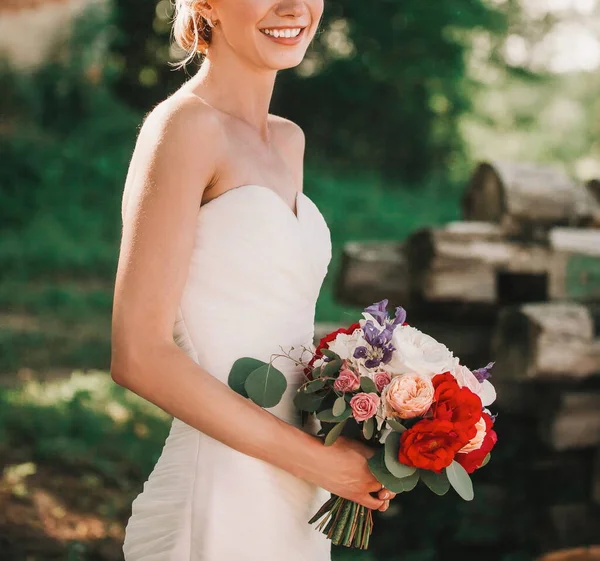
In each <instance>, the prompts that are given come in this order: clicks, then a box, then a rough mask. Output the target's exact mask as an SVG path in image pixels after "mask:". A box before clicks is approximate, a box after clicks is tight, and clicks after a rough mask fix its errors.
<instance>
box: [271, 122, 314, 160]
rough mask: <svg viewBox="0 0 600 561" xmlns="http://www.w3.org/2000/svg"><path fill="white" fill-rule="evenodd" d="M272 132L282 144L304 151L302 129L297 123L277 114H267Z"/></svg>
mask: <svg viewBox="0 0 600 561" xmlns="http://www.w3.org/2000/svg"><path fill="white" fill-rule="evenodd" d="M269 121H270V123H271V127H272V129H271V130H272V131H273V134H275V135H277V140H278V142H280V143H281V145H282V146H285V147H289V148H291V149H292V150H294V149H296V150H299V151H300V152H301V153H303V152H304V143H305V138H304V131H303V130H302V128H301V127H300V125H298V124H297V123H294V121H290V120H289V119H286V118H284V117H279V116H278V115H269Z"/></svg>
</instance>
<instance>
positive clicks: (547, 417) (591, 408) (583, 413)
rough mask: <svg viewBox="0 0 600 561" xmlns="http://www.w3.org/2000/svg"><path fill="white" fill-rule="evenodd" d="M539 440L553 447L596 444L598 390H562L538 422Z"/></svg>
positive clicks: (599, 410)
mask: <svg viewBox="0 0 600 561" xmlns="http://www.w3.org/2000/svg"><path fill="white" fill-rule="evenodd" d="M539 432H540V437H541V439H542V441H544V442H545V443H546V444H548V445H549V446H550V447H551V448H552V449H553V450H557V451H563V450H577V449H583V448H593V447H596V446H600V392H571V391H567V392H563V393H562V394H561V395H560V399H559V403H558V405H557V407H556V408H555V409H554V410H546V411H545V412H544V414H542V418H541V420H540V423H539Z"/></svg>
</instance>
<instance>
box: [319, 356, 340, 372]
mask: <svg viewBox="0 0 600 561" xmlns="http://www.w3.org/2000/svg"><path fill="white" fill-rule="evenodd" d="M341 366H342V361H341V360H340V359H339V358H335V359H333V360H331V361H329V362H327V363H326V364H325V365H324V366H323V370H322V371H321V376H333V375H334V374H337V373H338V372H339V370H340V368H341Z"/></svg>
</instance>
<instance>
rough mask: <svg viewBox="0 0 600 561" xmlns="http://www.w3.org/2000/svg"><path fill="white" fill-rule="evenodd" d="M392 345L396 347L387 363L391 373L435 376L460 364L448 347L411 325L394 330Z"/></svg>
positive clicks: (386, 366) (386, 365)
mask: <svg viewBox="0 0 600 561" xmlns="http://www.w3.org/2000/svg"><path fill="white" fill-rule="evenodd" d="M392 345H394V347H395V350H394V352H393V354H392V360H391V361H390V362H388V363H387V364H385V369H386V370H387V371H388V372H390V373H391V374H407V373H409V372H411V373H417V374H421V375H423V376H435V375H436V374H443V373H444V372H452V371H453V370H454V369H455V368H456V367H457V366H458V358H456V357H455V356H454V355H453V354H452V352H451V351H450V350H449V349H448V347H446V346H445V345H442V343H439V342H438V341H436V340H435V339H434V338H433V337H430V336H429V335H426V334H425V333H423V332H421V331H419V330H418V329H415V328H414V327H411V326H410V325H401V326H398V327H397V328H396V329H395V330H394V335H393V337H392Z"/></svg>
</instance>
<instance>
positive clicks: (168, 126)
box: [138, 93, 224, 150]
mask: <svg viewBox="0 0 600 561" xmlns="http://www.w3.org/2000/svg"><path fill="white" fill-rule="evenodd" d="M182 136H185V137H186V138H187V139H188V140H189V142H186V143H183V144H182V145H180V146H179V148H180V149H181V150H186V149H188V148H192V147H193V146H196V147H197V146H198V144H197V143H198V142H200V144H201V145H203V144H205V145H209V146H214V145H215V142H218V141H219V140H222V139H223V137H224V135H223V123H222V119H221V117H220V114H219V112H218V111H216V110H215V109H213V108H212V107H211V106H210V105H208V104H207V103H205V102H204V101H202V100H201V99H200V98H199V97H197V96H195V95H193V94H187V93H185V94H184V93H181V94H175V95H173V96H171V97H169V98H167V99H165V100H164V101H162V102H161V103H159V104H158V105H157V106H156V107H154V109H152V111H150V112H149V113H148V114H147V115H146V117H145V118H144V122H143V124H142V127H141V130H140V135H139V138H138V141H139V140H146V139H150V140H152V141H153V142H156V141H158V142H160V141H162V140H164V139H165V138H167V137H174V138H179V137H182ZM183 140H185V138H184V139H183Z"/></svg>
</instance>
